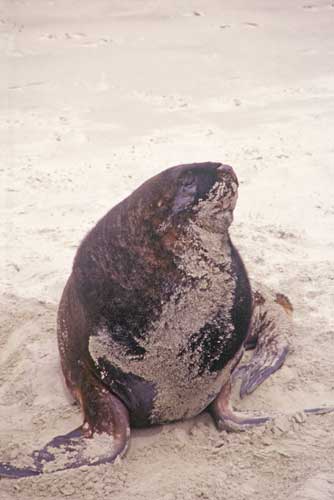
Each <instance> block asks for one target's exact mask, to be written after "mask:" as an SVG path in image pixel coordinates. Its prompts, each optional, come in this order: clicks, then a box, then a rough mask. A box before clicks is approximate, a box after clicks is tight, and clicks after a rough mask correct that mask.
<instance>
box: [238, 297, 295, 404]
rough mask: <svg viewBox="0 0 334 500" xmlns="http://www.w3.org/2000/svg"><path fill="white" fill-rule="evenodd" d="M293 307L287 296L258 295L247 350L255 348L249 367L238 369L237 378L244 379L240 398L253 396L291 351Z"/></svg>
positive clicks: (246, 365)
mask: <svg viewBox="0 0 334 500" xmlns="http://www.w3.org/2000/svg"><path fill="white" fill-rule="evenodd" d="M292 329H293V325H292V306H291V304H290V301H289V299H288V298H287V297H285V295H282V294H272V293H271V292H270V291H268V290H266V289H263V290H262V289H261V291H258V290H257V291H255V293H254V298H253V314H252V320H251V325H250V331H249V335H248V338H247V340H246V342H245V348H246V349H251V348H253V347H254V346H255V350H254V354H253V356H252V358H251V359H250V361H249V362H248V363H245V364H242V365H241V366H240V367H237V368H236V370H235V372H234V373H233V377H236V376H238V377H240V378H241V380H242V382H241V387H240V397H241V398H243V397H244V396H245V395H246V394H250V393H251V392H253V391H254V390H255V389H256V387H258V386H259V385H260V384H261V383H262V382H263V381H264V380H266V379H267V378H268V377H269V376H270V375H271V374H272V373H274V372H275V371H276V370H278V369H279V368H280V367H281V366H282V364H283V363H284V361H285V358H286V357H287V354H288V352H289V349H290V338H291V335H292Z"/></svg>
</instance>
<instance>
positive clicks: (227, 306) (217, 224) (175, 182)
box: [0, 162, 292, 477]
mask: <svg viewBox="0 0 334 500" xmlns="http://www.w3.org/2000/svg"><path fill="white" fill-rule="evenodd" d="M237 192H238V180H237V177H236V175H235V173H234V171H233V169H232V168H231V167H230V166H228V165H223V164H221V163H212V162H208V163H198V164H190V165H179V166H176V167H172V168H169V169H167V170H165V171H163V172H161V173H160V174H158V175H156V176H155V177H153V178H151V179H149V180H148V181H147V182H145V183H144V184H143V185H141V186H140V187H139V188H138V189H137V190H136V191H134V192H133V193H132V194H131V195H130V196H129V197H128V198H126V199H125V200H124V201H122V202H121V203H119V204H118V205H117V206H115V207H114V208H112V209H111V210H110V211H109V212H108V213H107V214H106V215H105V216H104V217H103V218H102V219H101V220H100V221H99V222H98V223H97V225H96V226H95V227H94V228H93V229H92V230H91V231H90V232H89V233H88V235H87V236H86V237H85V238H84V240H83V241H82V243H81V245H80V247H79V248H78V251H77V254H76V256H75V259H74V264H73V269H72V273H71V275H70V277H69V280H68V282H67V284H66V286H65V289H64V292H63V295H62V298H61V301H60V305H59V311H58V342H59V352H60V358H61V364H62V369H63V373H64V377H65V380H66V383H67V386H68V388H69V390H70V391H71V393H72V394H73V396H74V397H75V399H76V400H77V401H78V402H79V403H80V405H81V408H82V410H83V414H84V423H83V425H82V426H81V427H80V428H79V429H76V430H75V431H72V432H70V433H69V434H67V435H64V436H57V437H56V438H54V439H53V440H52V441H50V442H49V443H48V444H47V445H46V446H45V447H44V448H43V449H42V450H39V451H35V452H34V453H33V454H32V455H31V457H32V459H33V465H32V466H31V467H21V468H20V467H15V466H14V465H11V464H0V475H2V476H6V477H25V476H29V475H37V474H40V473H42V472H45V471H46V472H47V471H57V470H63V469H66V468H74V467H79V466H81V465H84V464H85V465H97V464H101V463H108V462H113V461H114V460H115V459H116V457H118V456H122V455H123V454H124V453H125V451H126V449H127V447H128V443H129V436H130V427H135V426H137V427H139V426H147V425H153V424H159V423H166V422H172V421H175V420H179V419H185V418H189V417H192V416H195V415H198V414H199V413H200V412H202V411H203V410H205V409H208V410H209V411H210V412H211V414H212V416H213V418H214V420H215V422H216V424H217V426H218V428H220V429H226V430H242V429H244V428H247V427H249V426H251V425H258V424H263V423H264V422H266V421H267V420H268V418H267V417H257V418H255V417H245V416H244V417H243V416H238V415H236V414H235V413H234V412H233V411H232V409H231V408H230V407H229V396H230V391H231V383H232V378H233V377H232V375H233V373H237V374H238V375H239V376H241V377H242V380H243V382H242V386H241V395H242V396H243V395H244V394H246V393H248V392H250V391H252V390H254V389H255V388H256V386H257V385H258V384H259V383H261V382H263V380H265V378H267V377H268V376H269V375H270V374H271V373H273V372H274V371H275V370H277V369H278V368H279V367H280V366H281V365H282V363H283V361H284V359H285V357H286V355H287V353H288V350H289V339H290V337H291V332H292V320H291V312H292V307H291V305H290V302H289V301H288V299H287V298H286V297H284V296H283V295H281V294H275V293H272V292H270V291H267V290H265V291H264V292H263V291H261V290H258V289H254V291H253V292H252V289H251V285H250V282H249V279H248V276H247V272H246V269H245V267H244V264H243V262H242V259H241V257H240V255H239V253H238V251H237V250H236V248H235V247H234V245H233V244H232V241H231V238H230V236H229V232H228V229H229V226H230V224H231V222H232V219H233V210H234V207H235V204H236V200H237ZM254 346H255V347H256V349H255V354H254V357H253V359H252V360H251V361H250V362H249V364H248V365H245V366H243V367H241V368H240V369H238V372H237V370H236V367H237V366H238V363H239V361H240V359H241V357H242V353H243V350H244V348H249V347H254ZM94 434H95V435H96V436H97V437H98V438H99V440H100V441H99V451H98V453H97V456H96V454H95V455H93V457H94V458H92V455H90V453H89V443H90V442H91V441H94V440H89V439H86V438H87V437H92V436H93V435H94Z"/></svg>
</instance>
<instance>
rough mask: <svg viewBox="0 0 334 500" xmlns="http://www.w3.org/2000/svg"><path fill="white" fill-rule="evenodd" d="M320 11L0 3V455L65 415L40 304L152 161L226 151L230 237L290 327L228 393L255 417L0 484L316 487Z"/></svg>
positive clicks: (96, 495)
mask: <svg viewBox="0 0 334 500" xmlns="http://www.w3.org/2000/svg"><path fill="white" fill-rule="evenodd" d="M333 26H334V4H333V2H331V0H315V1H312V0H311V1H307V0H296V1H293V2H292V1H290V0H283V1H280V2H275V1H274V0H266V1H264V0H249V1H247V2H245V1H244V2H242V1H241V0H236V1H234V2H227V1H226V0H219V1H218V0H210V1H207V2H204V1H201V0H197V1H196V0H172V1H170V2H168V1H162V0H154V1H153V0H146V1H144V0H131V1H130V0H96V1H94V2H91V1H88V0H80V1H79V0H54V1H52V0H51V1H47V0H43V1H42V0H8V1H6V0H0V43H1V47H2V48H1V59H0V65H1V66H0V74H1V79H0V100H1V114H0V129H1V135H0V140H1V148H0V158H1V164H0V170H1V175H2V180H1V186H2V189H3V190H4V196H2V197H1V207H0V208H1V210H0V219H1V232H2V234H1V243H0V245H1V247H0V248H1V277H2V279H1V290H0V291H1V305H0V319H1V331H0V363H1V365H0V383H1V386H0V422H1V428H0V441H1V446H0V460H1V459H2V460H9V459H15V457H24V456H25V454H26V453H28V452H29V451H31V450H32V449H34V448H37V447H39V446H41V445H42V444H44V443H45V442H47V441H48V440H49V439H50V438H51V437H53V436H54V435H56V434H59V433H62V432H64V431H67V430H70V429H71V428H73V427H74V426H76V425H79V424H80V422H81V417H80V412H79V410H78V408H77V407H76V406H74V405H73V404H72V402H71V400H70V399H69V396H68V393H67V391H66V389H65V388H64V386H63V383H62V379H61V373H60V367H59V359H58V354H57V347H56V339H55V316H56V308H57V303H58V301H59V297H60V294H61V291H62V288H63V286H64V283H65V280H66V278H67V276H68V274H69V271H70V268H71V263H72V259H73V256H74V253H75V249H76V247H77V245H78V243H79V242H80V240H81V239H82V237H83V236H84V234H85V232H86V231H87V230H88V229H89V228H90V227H91V226H92V225H93V224H94V223H95V222H96V221H97V220H98V218H99V217H100V216H102V215H103V214H104V213H105V212H106V211H107V210H108V209H109V208H110V207H111V206H112V205H114V204H115V203H116V202H117V201H119V200H120V199H122V198H123V197H124V196H125V195H127V194H128V193H130V192H131V190H133V189H134V188H135V187H136V186H137V185H138V184H139V183H140V182H141V181H143V180H144V179H146V178H148V177H150V176H151V175H152V174H155V173H157V172H159V171H160V170H162V169H163V168H166V167H168V166H171V165H173V164H178V163H185V162H188V161H189V162H194V161H205V160H214V161H216V160H219V161H224V162H225V163H230V164H231V165H233V166H234V167H235V169H236V171H237V173H238V176H239V179H240V182H241V185H240V194H239V202H238V206H237V209H236V213H235V222H234V225H233V229H232V236H233V238H234V241H235V243H236V244H237V246H238V248H239V249H240V251H241V253H242V255H243V257H244V260H245V262H246V264H247V266H248V269H249V273H250V275H251V277H253V278H256V279H258V280H260V281H264V282H265V283H266V284H268V285H271V286H274V287H276V288H277V289H279V291H281V292H283V293H286V294H288V295H289V297H290V299H291V301H292V302H293V304H294V306H295V325H296V331H295V338H294V340H293V343H294V347H295V349H294V352H293V353H292V354H291V356H290V357H289V358H288V361H287V362H286V364H285V365H284V367H283V368H282V369H281V370H280V371H279V372H278V373H277V374H276V375H275V376H274V377H272V378H271V379H270V380H268V381H266V382H265V383H264V384H263V385H262V386H261V387H260V388H259V389H258V390H257V391H256V392H255V393H254V394H253V395H252V396H250V397H248V398H247V399H245V400H243V401H239V400H238V397H237V396H235V406H236V407H237V408H238V409H248V410H251V409H257V410H262V411H264V412H267V413H275V412H280V413H281V415H278V416H277V417H276V419H275V421H274V423H271V424H268V425H267V426H266V427H263V428H261V429H257V430H254V431H249V432H245V433H242V434H226V433H224V432H223V433H220V434H219V433H218V432H217V431H216V429H215V428H214V426H213V423H212V421H211V418H210V417H209V416H208V415H201V416H200V417H198V418H195V419H193V420H191V421H188V422H181V423H178V424H175V425H170V426H163V427H157V428H154V429H148V430H143V431H134V432H133V439H132V445H131V448H130V450H129V452H128V455H127V457H126V458H125V459H124V460H123V461H122V462H121V463H119V464H115V465H110V466H100V467H96V468H90V469H84V470H76V471H66V472H61V473H55V474H51V475H45V476H43V477H39V478H27V479H22V480H20V481H8V480H0V498H1V500H12V499H24V500H26V499H27V500H28V499H29V500H30V499H31V500H35V499H38V498H48V499H55V500H58V499H61V498H65V497H70V498H73V499H77V500H79V499H80V500H81V499H83V500H90V499H92V500H93V499H94V500H97V499H102V498H117V499H118V500H129V499H143V500H144V499H145V500H156V499H163V500H181V499H182V500H183V499H191V500H192V499H197V498H199V499H210V500H213V499H228V500H234V499H237V500H243V499H249V498H256V499H257V500H266V499H269V498H275V499H277V500H283V499H284V500H286V499H297V500H313V499H316V500H330V499H333V498H334V473H333V464H334V434H333V425H334V415H333V414H332V415H324V416H313V417H308V418H306V419H305V418H303V415H300V414H298V411H299V410H301V409H303V408H305V407H310V406H314V405H318V404H321V403H333V402H334V371H333V357H334V325H333V305H334V262H333V255H334V205H333V199H334V196H333V177H334V141H333V137H334V136H333V130H334V101H333V97H334V37H333ZM284 415H285V416H284Z"/></svg>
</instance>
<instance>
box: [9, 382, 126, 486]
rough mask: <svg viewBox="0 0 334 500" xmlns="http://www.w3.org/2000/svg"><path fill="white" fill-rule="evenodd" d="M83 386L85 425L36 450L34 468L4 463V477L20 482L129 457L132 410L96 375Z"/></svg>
mask: <svg viewBox="0 0 334 500" xmlns="http://www.w3.org/2000/svg"><path fill="white" fill-rule="evenodd" d="M82 386H83V388H84V389H83V390H81V391H78V392H79V400H80V402H81V404H82V408H83V412H84V417H85V420H84V424H83V425H82V426H81V427H79V428H77V429H75V430H73V431H71V432H69V433H68V434H64V435H61V436H57V437H55V438H53V439H52V440H51V441H49V443H47V444H46V445H45V446H44V447H43V448H42V449H41V450H37V451H34V452H33V453H32V454H31V455H30V457H31V458H32V460H33V464H34V465H33V466H32V467H22V468H20V467H15V466H14V465H11V464H3V463H2V464H1V463H0V477H5V478H13V479H14V478H16V479H18V478H21V477H28V476H36V475H39V474H42V473H45V472H46V473H48V472H57V471H61V470H65V469H74V468H78V467H81V466H83V465H100V464H107V463H112V462H114V461H115V460H116V458H117V457H121V456H123V455H124V454H125V452H126V450H127V448H128V443H129V437H130V425H129V414H128V410H127V409H126V407H125V406H124V404H123V403H122V402H121V401H120V400H119V399H118V398H117V397H116V396H114V395H113V394H112V393H110V392H109V391H108V390H107V389H106V388H105V387H104V386H103V385H102V384H101V383H100V382H99V381H97V380H95V378H94V377H93V376H92V375H88V376H87V377H86V379H85V381H84V383H83V384H82ZM93 436H94V437H93ZM91 438H92V439H91Z"/></svg>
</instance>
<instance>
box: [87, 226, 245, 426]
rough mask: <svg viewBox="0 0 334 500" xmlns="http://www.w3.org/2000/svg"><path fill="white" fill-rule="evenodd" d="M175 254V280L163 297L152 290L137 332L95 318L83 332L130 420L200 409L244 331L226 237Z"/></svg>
mask: <svg viewBox="0 0 334 500" xmlns="http://www.w3.org/2000/svg"><path fill="white" fill-rule="evenodd" d="M175 259H176V262H177V266H178V269H179V270H180V271H181V274H180V275H181V276H182V278H181V279H179V280H178V281H177V282H175V283H173V286H172V287H171V293H170V295H169V296H168V297H167V298H166V297H163V296H162V295H161V296H159V291H157V296H158V298H159V302H160V303H159V304H158V306H157V304H156V303H155V305H154V306H152V307H151V308H150V307H149V308H147V310H145V311H141V314H143V315H145V321H143V323H142V324H143V325H144V326H143V329H142V331H137V330H132V334H131V335H129V331H125V329H124V324H123V325H122V326H121V325H120V324H119V323H117V322H116V323H113V322H112V321H109V320H108V318H105V317H101V318H100V320H99V321H98V322H97V324H96V327H95V329H94V331H93V334H92V335H91V336H90V338H89V352H90V355H91V357H92V359H93V361H94V363H95V367H96V369H97V371H98V373H99V376H100V378H101V379H102V380H103V382H104V383H105V384H106V385H107V386H108V387H109V388H110V390H111V391H113V392H114V393H115V394H117V395H118V396H119V397H120V398H121V399H122V400H123V401H124V403H125V404H126V405H127V406H128V408H129V410H130V411H131V414H132V415H133V424H134V425H147V424H148V423H160V422H166V421H173V420H178V419H182V418H186V417H190V416H194V415H196V414H198V413H200V412H201V411H202V410H203V409H205V408H206V407H207V406H208V404H209V403H210V402H211V401H212V400H213V399H214V398H215V397H216V396H217V394H218V393H219V391H220V389H221V387H222V385H223V384H224V382H225V381H226V380H227V379H228V377H229V374H230V370H231V365H232V364H233V357H234V355H235V353H236V352H237V351H238V349H239V348H240V346H241V344H242V341H243V338H244V336H245V335H246V332H240V331H237V328H236V327H237V325H236V324H235V320H234V317H235V312H236V311H235V304H236V296H237V295H238V288H239V287H238V284H239V277H238V272H236V263H235V259H234V256H233V250H232V247H231V245H230V243H229V241H225V242H222V241H221V239H220V238H217V237H216V236H215V235H206V238H205V245H203V244H201V245H198V244H197V245H194V246H191V245H185V246H184V247H181V249H180V251H179V252H178V255H176V256H175ZM137 293H139V292H137ZM161 297H162V298H161ZM125 309H126V308H125ZM131 313H132V314H133V315H134V317H136V311H132V312H131V311H130V312H129V314H131ZM137 322H138V319H137ZM129 324H131V322H130V323H129Z"/></svg>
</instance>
